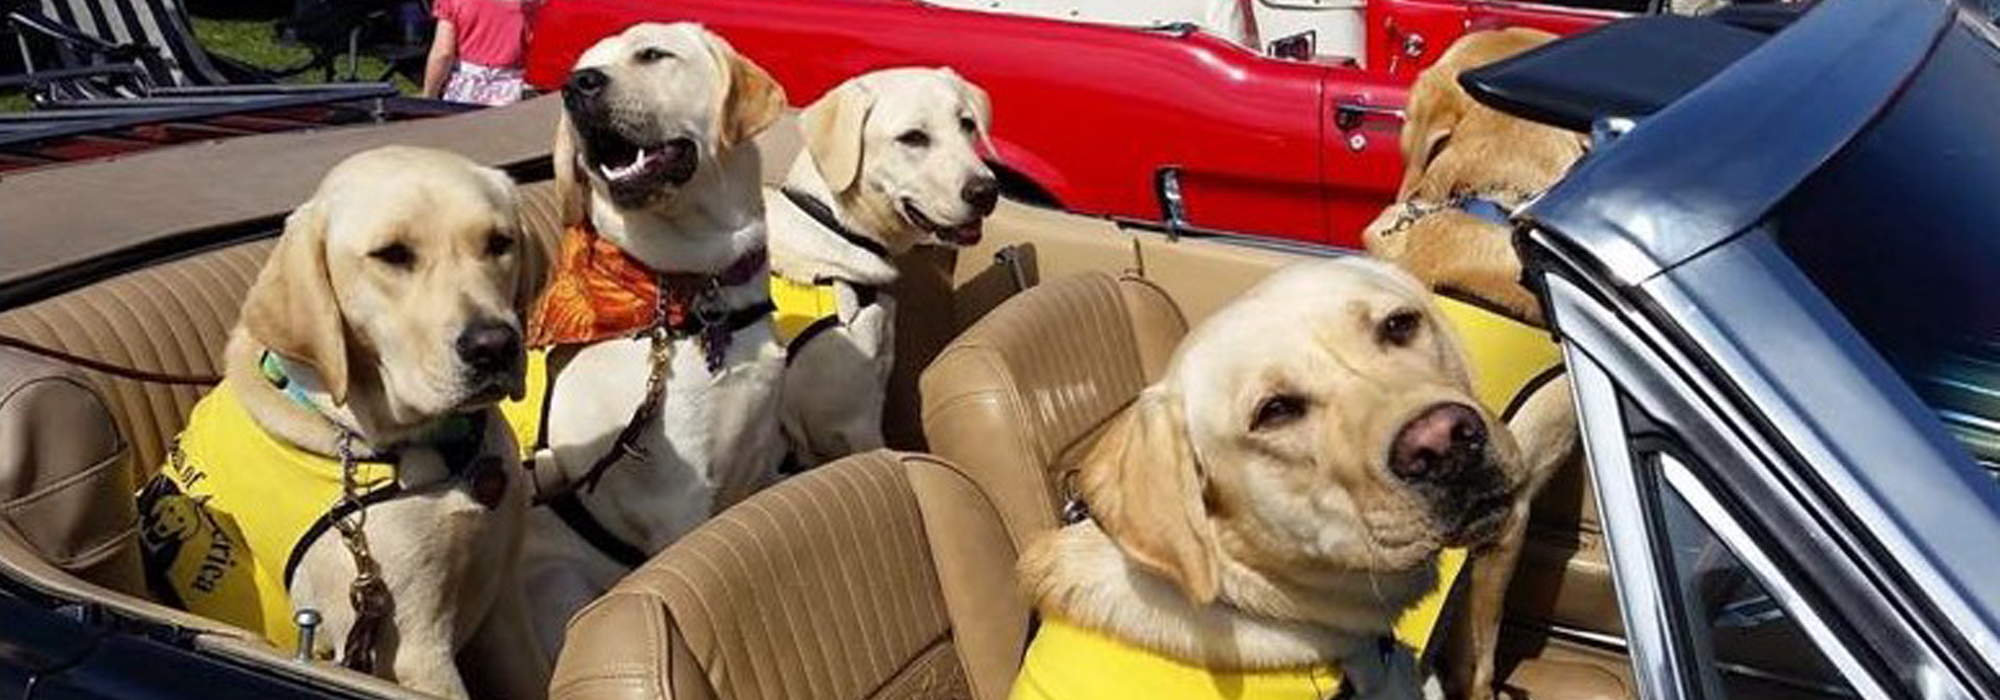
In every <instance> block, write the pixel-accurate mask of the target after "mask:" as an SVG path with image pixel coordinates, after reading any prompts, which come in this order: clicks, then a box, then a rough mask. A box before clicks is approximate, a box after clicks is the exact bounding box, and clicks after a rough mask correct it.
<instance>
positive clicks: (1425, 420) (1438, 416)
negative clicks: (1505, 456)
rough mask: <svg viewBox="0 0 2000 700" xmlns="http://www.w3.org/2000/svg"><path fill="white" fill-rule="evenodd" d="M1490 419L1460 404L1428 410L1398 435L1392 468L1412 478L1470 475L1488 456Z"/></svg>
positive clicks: (1391, 455) (1443, 478) (1441, 479)
mask: <svg viewBox="0 0 2000 700" xmlns="http://www.w3.org/2000/svg"><path fill="white" fill-rule="evenodd" d="M1485 453H1486V422H1485V421H1482V420H1480V419H1479V412H1478V411H1475V410H1473V409H1472V407H1471V406H1467V405H1465V404H1459V403H1441V404H1437V405H1435V406H1432V407H1430V408H1428V409H1425V410H1424V412H1423V413H1420V414H1418V415H1417V417H1416V418H1415V419H1412V420H1411V421H1410V422H1409V423H1407V424H1404V425H1403V429H1402V431H1401V432H1398V433H1397V434H1396V442H1395V444H1394V445H1393V446H1392V447H1390V448H1389V470H1390V471H1393V472H1395V473H1396V476H1399V477H1402V478H1404V479H1408V480H1411V481H1429V482H1448V481H1454V480H1458V479H1460V478H1463V477H1466V476H1468V475H1469V474H1470V473H1471V471H1472V470H1473V469H1475V468H1477V467H1478V466H1479V465H1480V463H1481V462H1482V461H1483V460H1484V459H1485Z"/></svg>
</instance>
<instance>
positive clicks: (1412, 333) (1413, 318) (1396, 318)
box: [1375, 311, 1424, 347]
mask: <svg viewBox="0 0 2000 700" xmlns="http://www.w3.org/2000/svg"><path fill="white" fill-rule="evenodd" d="M1423 325H1424V315H1423V314H1420V313H1417V312H1415V311H1398V312H1396V313H1393V314H1389V317H1388V318H1385V319H1382V324H1381V325H1380V326H1377V327H1376V329H1375V335H1376V337H1377V338H1378V339H1380V340H1381V341H1382V342H1384V343H1387V344H1390V345H1394V346H1397V347H1402V346H1405V345H1409V344H1410V341H1411V340H1415V339H1416V337H1417V331H1419V330H1422V329H1423Z"/></svg>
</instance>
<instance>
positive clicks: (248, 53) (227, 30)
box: [194, 17, 419, 95]
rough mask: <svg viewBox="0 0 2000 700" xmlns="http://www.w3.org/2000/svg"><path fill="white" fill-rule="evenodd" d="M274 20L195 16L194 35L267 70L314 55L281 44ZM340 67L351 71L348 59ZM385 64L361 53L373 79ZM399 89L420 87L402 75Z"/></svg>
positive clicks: (318, 76)
mask: <svg viewBox="0 0 2000 700" xmlns="http://www.w3.org/2000/svg"><path fill="white" fill-rule="evenodd" d="M273 24H274V23H273V22H272V21H270V20H227V19H202V18H200V17H196V18H195V19H194V35H195V38H196V39H197V40H199V41H200V42H201V45H202V46H203V47H205V48H207V49H208V52H209V53H212V54H216V55H219V56H227V57H229V58H232V59H235V60H237V61H241V62H243V63H247V64H250V65H252V66H256V67H258V68H262V69H265V70H284V69H287V68H294V67H297V66H300V65H304V64H305V62H306V61H307V60H308V59H311V58H312V52H311V51H307V50H306V48H305V47H304V46H294V45H287V44H280V43H278V41H277V32H276V31H274V29H273ZM337 64H338V65H337V68H338V69H339V70H340V71H341V72H342V74H343V75H344V74H345V73H346V71H347V61H346V60H345V59H342V60H339V61H337ZM383 68H384V64H383V63H382V60H381V59H379V58H376V57H374V56H369V55H366V54H363V55H362V56H361V75H363V76H365V77H369V78H373V77H375V76H377V75H381V74H382V69H383ZM326 79H327V76H326V75H325V74H324V73H322V72H320V71H311V72H308V73H304V74H301V75H295V76H292V77H291V78H289V79H288V81H287V82H294V83H317V82H323V81H325V80H326ZM391 81H392V82H394V83H395V84H396V87H397V89H400V90H402V91H403V93H404V94H409V95H414V94H416V93H417V90H418V88H419V86H418V85H416V84H414V83H411V82H410V81H409V80H408V79H406V78H404V77H403V76H401V75H397V76H394V77H393V78H392V79H391Z"/></svg>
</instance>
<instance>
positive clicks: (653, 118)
mask: <svg viewBox="0 0 2000 700" xmlns="http://www.w3.org/2000/svg"><path fill="white" fill-rule="evenodd" d="M585 69H594V70H597V71H601V73H602V75H603V77H604V78H605V82H604V84H603V86H602V89H601V90H600V91H599V92H598V93H597V96H596V97H594V98H590V99H583V100H579V99H575V98H572V99H571V100H570V101H569V102H567V103H566V109H565V111H564V116H563V119H562V122H561V124H559V125H558V127H557V129H556V145H555V153H554V159H555V167H556V183H555V185H556V187H558V188H559V189H560V200H561V201H562V202H563V206H564V211H565V213H566V217H567V219H568V220H569V221H571V222H579V221H583V220H584V218H585V217H588V220H589V222H590V223H591V224H592V225H593V226H595V227H596V230H597V232H598V233H599V234H601V235H602V236H604V238H605V239H607V240H609V241H611V242H613V243H615V244H617V245H618V246H619V247H620V248H622V249H624V250H625V251H626V252H628V253H630V254H631V255H632V256H633V257H635V258H637V259H638V260H639V261H641V262H644V263H645V264H646V265H647V266H649V267H651V268H652V269H654V270H660V271H675V272H698V273H710V274H713V273H719V272H721V271H722V270H724V269H726V268H727V267H728V266H729V265H731V264H732V263H733V262H734V261H736V260H737V259H738V258H739V257H741V256H743V255H744V254H745V253H746V252H747V251H750V250H752V249H755V248H757V247H759V246H762V245H764V239H765V234H764V231H765V222H764V203H763V199H762V196H761V191H762V186H761V184H760V182H759V177H760V166H759V161H758V155H757V149H756V146H755V145H754V144H753V143H752V141H751V139H752V137H754V136H756V135H757V134H758V133H759V132H761V131H763V130H764V128H765V127H766V126H768V125H770V123H771V122H772V121H774V120H775V119H777V117H778V115H779V113H780V112H781V111H782V109H783V108H784V102H785V98H784V92H783V90H782V89H781V88H779V87H778V85H777V83H775V82H773V81H772V80H771V78H770V76H769V75H768V74H766V73H765V72H764V71H763V69H761V68H758V67H757V65H756V64H754V63H751V62H750V61H749V60H748V59H746V58H744V57H743V56H741V55H739V54H738V53H736V51H735V50H734V49H732V48H731V47H730V46H729V44H728V43H727V42H725V41H723V40H722V39H721V38H720V37H717V36H715V35H714V34H711V33H709V32H708V31H707V30H704V29H702V28H701V27H699V26H697V25H693V24H671V25H667V24H641V25H636V26H633V27H631V28H629V29H627V30H625V31H624V32H623V33H620V34H618V35H616V36H612V37H609V38H606V39H605V40H603V41H601V42H599V43H598V44H597V45H595V46H593V47H591V48H590V49H589V50H587V51H585V52H584V53H583V55H582V57H580V58H579V59H578V60H577V62H576V70H579V71H581V70H585ZM620 143H622V144H623V146H619V145H618V144H620ZM676 143H678V145H677V146H676V145H675V144H676ZM632 145H638V146H643V147H645V148H646V149H648V150H647V151H646V153H649V154H651V155H650V156H643V155H642V156H641V158H642V159H644V158H648V157H650V158H652V159H666V160H646V161H645V162H644V163H641V165H643V166H645V167H643V168H640V169H639V174H638V175H635V176H632V177H630V178H627V179H622V180H621V179H614V178H613V177H612V176H611V175H610V173H613V172H618V171H621V170H626V171H629V170H632V168H629V167H626V166H625V165H624V164H621V163H615V162H607V158H608V157H609V156H608V154H611V153H613V151H614V150H623V149H625V148H629V147H630V146H632ZM662 154H666V155H662ZM617 155H618V156H619V157H623V156H630V155H632V154H631V153H630V152H629V151H628V152H622V153H618V154H617ZM676 159H680V160H676ZM768 285H769V283H768V280H767V277H766V276H765V275H764V274H763V273H762V271H760V272H759V273H758V274H757V275H755V276H754V279H753V280H752V281H751V282H749V283H746V284H742V285H739V286H736V287H728V288H724V289H723V290H722V291H721V293H720V299H721V301H722V302H723V303H724V304H725V305H726V306H728V307H729V308H740V307H743V306H747V305H750V304H752V303H755V302H757V301H760V300H762V299H765V298H767V297H768V295H769V289H768ZM648 347H649V341H647V340H645V339H643V338H638V339H617V340H608V341H603V342H599V343H596V344H593V345H590V346H587V347H584V348H582V349H580V350H579V351H577V352H576V354H575V356H574V357H573V358H572V359H570V360H569V361H568V363H567V364H566V365H564V366H562V367H561V368H560V369H559V371H557V372H556V373H555V376H554V377H553V378H552V379H551V381H552V382H553V386H552V393H551V396H550V399H549V402H548V405H547V406H546V408H545V410H547V411H548V412H549V414H548V415H549V418H548V442H549V447H550V449H551V450H552V451H553V454H554V460H555V462H556V464H555V466H556V467H557V468H559V469H561V470H563V472H564V474H565V475H566V476H567V477H568V478H569V479H571V480H575V479H580V478H581V477H583V475H584V472H585V471H586V470H588V469H589V468H590V466H591V465H592V464H593V463H594V462H595V461H596V460H597V459H598V457H599V456H601V455H604V454H606V453H607V452H608V451H609V450H610V449H611V445H612V443H613V441H614V439H615V437H616V436H617V434H618V433H619V431H620V430H622V429H623V428H624V426H625V424H626V423H627V421H629V420H630V419H631V417H632V416H633V413H634V411H635V410H636V408H637V406H638V403H639V401H640V400H641V399H642V397H643V396H644V395H645V387H646V377H647V374H648V368H649V362H648V356H649V355H648ZM672 355H673V356H672V362H671V370H670V372H671V373H670V375H669V379H668V381H667V384H666V386H665V389H664V391H663V392H662V397H661V399H660V401H661V406H660V410H659V413H658V417H657V418H654V420H655V421H657V422H658V425H657V426H654V427H651V428H648V429H647V430H646V432H645V435H644V437H643V438H642V440H641V448H642V449H644V450H645V459H644V460H635V459H628V460H625V461H623V462H621V463H619V464H618V465H616V466H614V467H612V468H610V469H608V470H606V471H605V472H604V474H603V477H602V480H601V482H599V484H598V485H597V487H596V488H595V489H588V490H582V491H579V492H578V493H577V496H578V498H579V499H580V500H581V501H582V503H583V505H584V507H585V508H587V509H589V511H590V512H591V513H592V514H593V515H594V516H595V517H596V519H597V520H598V521H599V522H601V523H603V525H604V527H605V528H606V529H608V530H610V531H611V532H612V533H613V534H615V535H617V536H618V537H619V538H620V539H622V540H624V541H625V542H628V543H631V544H632V545H634V546H636V547H638V548H639V549H641V550H642V551H645V552H649V553H650V552H657V551H659V550H660V549H662V548H664V547H666V546H667V545H668V544H669V543H672V542H673V541H674V540H675V539H678V538H679V537H680V536H681V535H682V534H684V533H686V532H688V531H689V530H691V529H693V528H694V527H695V526H696V525H699V524H701V523H702V522H703V521H705V520H707V519H708V518H709V516H710V515H712V514H713V513H715V512H716V511H718V510H720V509H721V508H722V507H724V506H727V505H728V504H730V503H733V502H735V501H737V500H740V499H742V498H743V497H745V496H747V495H749V494H750V493H751V492H753V491H754V490H755V489H757V488H758V487H760V486H762V485H764V484H766V483H768V482H769V481H770V480H772V479H773V478H775V474H776V469H777V465H778V463H779V462H780V461H781V460H782V459H783V455H784V450H785V446H784V438H783V436H782V435H781V434H780V431H779V429H778V420H777V415H778V410H777V408H778V407H777V397H778V386H779V382H780V372H781V371H782V368H783V363H784V359H783V354H782V350H781V349H780V348H779V347H778V346H777V344H776V343H775V342H773V339H772V333H771V326H770V323H769V322H768V320H766V321H763V322H759V323H756V324H753V325H751V326H749V327H747V328H744V329H742V330H740V331H737V332H736V333H735V335H734V336H733V339H732V340H731V342H730V343H729V346H728V350H727V353H726V357H725V358H724V359H723V361H722V365H721V367H720V368H719V369H718V370H717V371H715V372H710V371H709V369H708V367H707V366H706V364H705V360H704V357H705V356H704V353H703V351H702V349H701V344H700V341H699V340H698V339H693V338H690V339H682V340H677V341H674V343H673V347H672ZM524 570H525V572H526V574H525V575H526V576H527V577H528V581H529V586H530V588H531V590H532V591H533V594H534V601H535V605H536V609H535V626H536V630H537V633H538V635H539V638H540V639H541V640H542V642H543V644H544V646H545V647H546V648H548V649H549V650H550V651H551V652H553V651H554V650H555V649H556V648H557V647H558V646H559V645H560V642H561V639H562V632H563V625H564V624H565V622H567V620H568V619H569V616H570V614H571V613H573V612H575V611H576V609H578V608H580V607H582V606H583V605H584V604H586V603H588V602H590V601H591V600H592V599H594V598H596V597H597V596H598V594H600V593H602V592H603V591H604V590H606V589H608V588H609V587H610V586H611V584H613V583H615V582H617V581H618V579H619V578H622V577H623V576H624V575H625V573H626V571H625V567H623V566H622V565H620V564H618V563H617V562H615V561H613V560H611V559H610V558H608V557H605V556H604V555H602V554H600V553H599V552H598V551H597V550H596V549H594V548H592V547H591V546H590V545H589V544H588V543H586V542H585V541H584V540H583V539H582V538H580V537H579V536H578V535H576V534H575V532H574V531H572V530H571V529H570V528H569V527H568V526H567V525H564V524H563V523H562V521H561V520H560V519H559V518H557V517H556V516H555V515H554V514H553V513H551V512H550V511H549V509H547V508H536V509H534V510H533V512H532V513H531V514H530V523H529V537H528V546H527V549H526V554H525V558H524Z"/></svg>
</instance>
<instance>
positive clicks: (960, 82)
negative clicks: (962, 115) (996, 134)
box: [938, 68, 1000, 158]
mask: <svg viewBox="0 0 2000 700" xmlns="http://www.w3.org/2000/svg"><path fill="white" fill-rule="evenodd" d="M938 70H939V71H941V72H943V73H944V74H945V77H947V78H950V79H951V82H952V84H953V85H956V86H958V94H959V95H961V96H962V97H964V99H965V104H967V105H969V106H971V107H972V123H973V124H974V125H976V126H977V127H978V129H979V144H980V145H981V146H985V147H986V153H987V155H989V156H991V157H994V158H998V157H1000V152H999V151H996V150H994V149H993V100H992V99H990V98H988V97H987V96H986V90H984V89H982V88H980V87H979V86H978V85H974V84H973V83H972V81H970V80H966V79H965V76H962V75H959V74H958V71H955V70H952V69H950V68H939V69H938Z"/></svg>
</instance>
